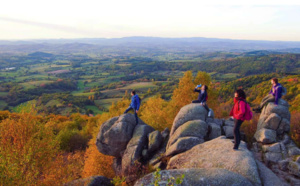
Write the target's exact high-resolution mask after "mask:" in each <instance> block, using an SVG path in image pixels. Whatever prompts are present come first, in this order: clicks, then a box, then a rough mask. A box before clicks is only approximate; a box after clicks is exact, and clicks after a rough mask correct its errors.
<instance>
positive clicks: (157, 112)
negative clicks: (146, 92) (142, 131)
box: [141, 96, 172, 131]
mask: <svg viewBox="0 0 300 186" xmlns="http://www.w3.org/2000/svg"><path fill="white" fill-rule="evenodd" d="M167 104H168V102H167V101H165V100H163V99H161V98H160V96H157V97H152V98H149V99H148V100H147V102H146V103H145V104H143V105H142V108H141V112H142V114H141V115H142V116H141V119H142V120H143V121H144V122H145V123H147V124H148V125H150V126H152V127H153V128H154V129H155V130H159V131H162V130H164V129H165V128H166V127H168V128H171V124H172V123H167V120H166V118H167V117H168V115H167V113H166V112H165V108H166V106H167Z"/></svg>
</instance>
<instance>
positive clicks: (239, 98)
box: [230, 89, 247, 150]
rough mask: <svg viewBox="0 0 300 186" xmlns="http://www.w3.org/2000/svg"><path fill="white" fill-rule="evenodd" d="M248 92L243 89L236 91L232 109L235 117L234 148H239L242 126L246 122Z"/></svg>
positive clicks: (231, 113)
mask: <svg viewBox="0 0 300 186" xmlns="http://www.w3.org/2000/svg"><path fill="white" fill-rule="evenodd" d="M246 106H247V105H246V94H245V92H244V91H243V90H242V89H238V90H236V91H235V92H234V106H233V107H232V109H231V111H230V116H232V117H233V118H234V128H233V136H234V141H233V142H234V147H233V149H234V150H238V148H239V145H240V142H241V133H240V127H241V125H242V123H243V122H244V120H245V119H246V118H245V114H246Z"/></svg>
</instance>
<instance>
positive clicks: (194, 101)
mask: <svg viewBox="0 0 300 186" xmlns="http://www.w3.org/2000/svg"><path fill="white" fill-rule="evenodd" d="M192 103H201V102H200V101H199V100H198V99H197V100H193V101H192ZM202 106H203V107H204V108H205V109H206V110H207V112H209V108H208V106H207V104H206V103H205V104H203V105H202Z"/></svg>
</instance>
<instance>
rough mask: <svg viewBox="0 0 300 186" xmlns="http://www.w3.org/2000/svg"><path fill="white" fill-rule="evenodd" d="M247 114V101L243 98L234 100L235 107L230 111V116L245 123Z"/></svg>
mask: <svg viewBox="0 0 300 186" xmlns="http://www.w3.org/2000/svg"><path fill="white" fill-rule="evenodd" d="M239 101H240V103H239ZM245 112H246V101H245V100H244V99H242V98H234V106H233V107H232V109H231V111H230V116H233V118H234V119H238V120H242V121H244V120H245Z"/></svg>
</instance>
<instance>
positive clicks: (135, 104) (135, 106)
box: [124, 90, 140, 124]
mask: <svg viewBox="0 0 300 186" xmlns="http://www.w3.org/2000/svg"><path fill="white" fill-rule="evenodd" d="M139 108H140V98H139V96H138V95H137V94H136V93H135V91H134V90H133V91H131V103H130V105H129V107H128V108H127V109H126V110H125V112H124V114H126V113H127V112H128V111H130V110H133V112H134V116H135V123H136V124H138V122H139V120H138V116H137V113H138V111H139Z"/></svg>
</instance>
